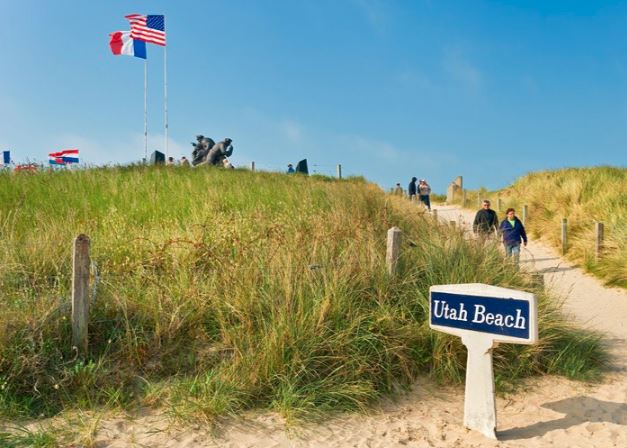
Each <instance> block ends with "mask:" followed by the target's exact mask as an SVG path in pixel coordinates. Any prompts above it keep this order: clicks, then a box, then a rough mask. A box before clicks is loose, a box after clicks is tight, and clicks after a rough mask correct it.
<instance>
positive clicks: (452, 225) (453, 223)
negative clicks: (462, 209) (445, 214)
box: [449, 220, 456, 228]
mask: <svg viewBox="0 0 627 448" xmlns="http://www.w3.org/2000/svg"><path fill="white" fill-rule="evenodd" d="M449 224H451V227H452V228H455V224H456V223H455V221H453V220H451V221H449Z"/></svg>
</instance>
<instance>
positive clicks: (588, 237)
mask: <svg viewBox="0 0 627 448" xmlns="http://www.w3.org/2000/svg"><path fill="white" fill-rule="evenodd" d="M476 194H477V192H473V193H471V194H469V197H476ZM483 196H485V197H487V198H491V199H492V204H493V208H495V206H496V199H497V197H500V198H502V200H503V206H504V209H505V208H507V207H514V208H515V209H516V210H517V214H518V216H521V214H522V206H523V205H524V204H527V205H528V206H529V217H528V218H529V219H528V222H527V225H526V227H527V228H528V230H529V231H530V233H531V236H532V237H533V238H542V239H544V240H546V241H548V242H549V243H550V244H551V245H553V246H555V247H560V248H561V220H562V218H567V219H568V251H567V254H566V255H567V257H568V258H569V259H571V260H573V261H575V262H577V263H579V264H581V266H583V267H584V268H585V269H586V270H587V271H589V272H591V273H593V274H595V275H596V276H598V277H599V278H601V279H603V280H604V282H605V283H606V284H607V285H609V286H619V287H622V288H627V169H625V168H615V167H595V168H569V169H562V170H555V171H541V172H536V173H530V174H528V175H526V176H523V177H521V178H520V179H518V180H517V181H516V182H514V184H513V185H511V186H509V187H507V188H505V189H503V190H500V191H494V192H486V193H485V194H483ZM504 217H505V216H504V210H503V211H502V212H501V213H500V218H501V219H504ZM595 222H602V223H604V227H605V241H604V249H603V252H602V254H601V257H600V258H599V260H596V257H595V235H594V223H595Z"/></svg>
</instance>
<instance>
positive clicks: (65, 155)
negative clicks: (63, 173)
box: [48, 149, 78, 165]
mask: <svg viewBox="0 0 627 448" xmlns="http://www.w3.org/2000/svg"><path fill="white" fill-rule="evenodd" d="M48 162H50V165H69V164H71V163H78V149H64V150H63V151H58V152H51V153H50V154H48Z"/></svg>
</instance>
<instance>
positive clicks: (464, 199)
mask: <svg viewBox="0 0 627 448" xmlns="http://www.w3.org/2000/svg"><path fill="white" fill-rule="evenodd" d="M462 208H466V189H465V188H464V189H463V190H462Z"/></svg>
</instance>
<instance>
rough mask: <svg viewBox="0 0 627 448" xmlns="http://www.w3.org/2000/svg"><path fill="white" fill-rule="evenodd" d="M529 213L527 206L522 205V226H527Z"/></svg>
mask: <svg viewBox="0 0 627 448" xmlns="http://www.w3.org/2000/svg"><path fill="white" fill-rule="evenodd" d="M528 211H529V207H528V206H527V204H525V205H523V209H522V223H523V226H526V225H527V214H528Z"/></svg>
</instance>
